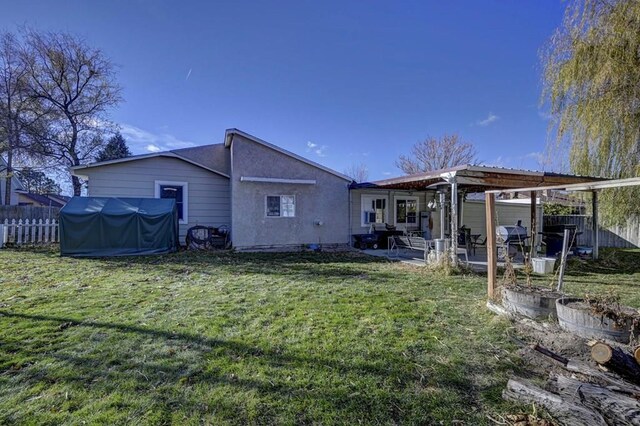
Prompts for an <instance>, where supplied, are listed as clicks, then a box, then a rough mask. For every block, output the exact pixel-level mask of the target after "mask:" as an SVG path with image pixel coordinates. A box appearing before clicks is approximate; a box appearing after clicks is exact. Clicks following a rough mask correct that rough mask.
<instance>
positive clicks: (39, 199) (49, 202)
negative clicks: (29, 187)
mask: <svg viewBox="0 0 640 426" xmlns="http://www.w3.org/2000/svg"><path fill="white" fill-rule="evenodd" d="M20 196H22V197H26V198H28V199H30V200H32V201H35V202H36V203H39V204H42V205H44V206H51V207H58V208H62V207H64V204H63V203H61V202H59V201H58V200H55V199H54V198H52V197H49V196H47V195H41V194H34V193H32V192H21V193H20Z"/></svg>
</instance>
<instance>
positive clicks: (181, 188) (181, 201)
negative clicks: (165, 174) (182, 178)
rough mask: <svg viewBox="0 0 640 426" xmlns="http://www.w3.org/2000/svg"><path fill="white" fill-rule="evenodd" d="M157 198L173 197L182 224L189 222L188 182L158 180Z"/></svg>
mask: <svg viewBox="0 0 640 426" xmlns="http://www.w3.org/2000/svg"><path fill="white" fill-rule="evenodd" d="M155 184H156V198H173V199H175V200H176V206H177V207H178V219H179V222H180V223H181V224H186V223H189V214H188V206H189V204H188V200H189V184H187V182H167V181H156V182H155Z"/></svg>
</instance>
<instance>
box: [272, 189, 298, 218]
mask: <svg viewBox="0 0 640 426" xmlns="http://www.w3.org/2000/svg"><path fill="white" fill-rule="evenodd" d="M269 197H279V198H280V215H278V216H269V214H268V213H269V203H268V200H269ZM282 197H291V198H293V216H282ZM296 204H297V202H296V196H295V195H287V194H267V195H265V196H264V217H266V218H268V219H281V218H282V219H291V218H294V217H296V210H297V209H296Z"/></svg>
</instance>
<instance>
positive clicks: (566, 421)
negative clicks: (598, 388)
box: [502, 379, 606, 426]
mask: <svg viewBox="0 0 640 426" xmlns="http://www.w3.org/2000/svg"><path fill="white" fill-rule="evenodd" d="M502 397H503V398H504V399H508V400H512V401H517V402H520V403H524V404H527V405H528V404H539V405H541V406H542V407H544V408H545V409H546V410H547V411H548V412H549V413H551V414H552V416H553V417H554V418H555V419H556V420H558V421H559V422H560V423H561V424H563V425H569V426H574V425H575V426H591V425H594V426H595V425H598V426H601V425H604V424H606V422H605V420H604V418H603V417H602V416H601V415H600V414H599V413H597V412H595V411H593V410H591V409H590V408H587V407H584V406H582V405H580V404H579V403H576V401H574V400H573V399H572V398H562V397H560V396H559V395H556V394H554V393H551V392H548V391H546V390H544V389H541V388H539V387H537V386H535V385H534V384H532V383H531V382H529V381H527V380H524V379H522V380H514V379H509V382H508V383H507V389H505V390H504V391H503V392H502Z"/></svg>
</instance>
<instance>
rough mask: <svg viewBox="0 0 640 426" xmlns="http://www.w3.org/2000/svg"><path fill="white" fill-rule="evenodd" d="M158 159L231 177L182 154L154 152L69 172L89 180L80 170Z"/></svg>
mask: <svg viewBox="0 0 640 426" xmlns="http://www.w3.org/2000/svg"><path fill="white" fill-rule="evenodd" d="M156 157H167V158H176V159H178V160H182V161H184V162H187V163H189V164H193V165H194V166H197V167H200V168H201V169H205V170H207V171H210V172H211V173H215V174H217V175H220V176H223V177H226V178H229V175H227V174H225V173H222V172H219V171H217V170H214V169H212V168H209V167H207V166H203V165H202V164H200V163H198V162H195V161H193V160H190V159H188V158H186V157H183V156H182V155H180V154H176V153H175V152H173V151H164V152H154V153H152V154H141V155H132V156H130V157H125V158H118V159H116V160H107V161H100V162H97V163H91V164H83V165H80V166H73V167H70V168H69V170H71V174H72V175H74V176H78V177H82V178H85V179H86V178H87V176H86V175H81V174H79V173H76V172H77V171H79V170H85V169H92V168H94V167H102V166H110V165H112V164H119V163H126V162H129V161H137V160H145V159H147V158H156Z"/></svg>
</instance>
